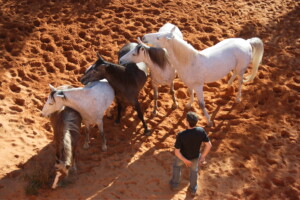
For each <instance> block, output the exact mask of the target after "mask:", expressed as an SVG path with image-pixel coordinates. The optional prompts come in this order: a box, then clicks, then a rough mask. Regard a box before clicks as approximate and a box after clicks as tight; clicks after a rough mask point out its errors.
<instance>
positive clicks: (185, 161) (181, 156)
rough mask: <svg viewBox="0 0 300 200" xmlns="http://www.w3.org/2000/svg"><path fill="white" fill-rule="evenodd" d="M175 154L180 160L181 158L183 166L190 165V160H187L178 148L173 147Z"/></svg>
mask: <svg viewBox="0 0 300 200" xmlns="http://www.w3.org/2000/svg"><path fill="white" fill-rule="evenodd" d="M175 156H177V158H179V159H180V160H182V162H184V164H185V166H187V167H190V166H191V165H192V162H191V161H189V160H188V159H186V158H185V157H184V156H183V155H182V154H181V153H180V149H176V148H175Z"/></svg>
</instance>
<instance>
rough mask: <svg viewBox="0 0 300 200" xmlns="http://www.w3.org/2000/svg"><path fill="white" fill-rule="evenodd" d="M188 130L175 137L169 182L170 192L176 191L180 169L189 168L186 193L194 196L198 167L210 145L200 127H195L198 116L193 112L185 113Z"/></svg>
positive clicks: (202, 162)
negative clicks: (201, 149)
mask: <svg viewBox="0 0 300 200" xmlns="http://www.w3.org/2000/svg"><path fill="white" fill-rule="evenodd" d="M186 119H187V122H188V129H186V130H185V131H182V132H180V133H179V134H178V135H177V138H176V142H175V161H174V164H173V176H172V179H171V180H170V186H171V189H172V190H176V188H177V187H178V185H179V182H180V176H181V167H182V166H183V165H185V166H186V167H189V168H190V186H189V189H188V192H189V193H190V194H191V195H192V196H195V195H196V192H197V179H198V166H199V165H200V166H202V165H203V164H204V162H205V157H206V156H207V154H208V152H209V151H210V149H211V147H212V145H211V142H210V140H209V138H208V136H207V134H206V132H205V130H204V129H203V128H201V127H196V124H197V122H198V116H197V114H196V113H194V112H188V113H187V118H186ZM202 143H203V144H204V150H203V152H202V154H200V147H201V144H202Z"/></svg>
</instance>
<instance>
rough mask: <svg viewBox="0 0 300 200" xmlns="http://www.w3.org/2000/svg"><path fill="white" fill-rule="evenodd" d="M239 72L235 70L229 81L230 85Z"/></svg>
mask: <svg viewBox="0 0 300 200" xmlns="http://www.w3.org/2000/svg"><path fill="white" fill-rule="evenodd" d="M236 75H237V73H236V70H234V71H233V75H232V77H231V78H230V79H229V81H228V85H229V86H231V84H232V82H233V81H234V79H235V77H236Z"/></svg>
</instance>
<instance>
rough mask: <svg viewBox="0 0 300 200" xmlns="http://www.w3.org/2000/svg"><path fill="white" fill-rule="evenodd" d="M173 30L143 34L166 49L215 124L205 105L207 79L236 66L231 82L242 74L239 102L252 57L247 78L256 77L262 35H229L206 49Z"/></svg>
mask: <svg viewBox="0 0 300 200" xmlns="http://www.w3.org/2000/svg"><path fill="white" fill-rule="evenodd" d="M174 31H175V29H174V28H173V29H172V30H171V31H170V32H163V33H161V32H158V33H149V34H146V35H145V36H144V37H143V41H144V42H146V43H147V42H148V43H151V44H156V45H158V46H160V47H162V48H166V49H167V51H168V53H169V56H170V60H171V61H172V64H173V66H174V68H175V69H176V70H177V73H178V75H179V77H180V78H181V80H182V81H183V82H184V83H185V84H186V85H187V86H188V88H189V91H190V92H191V91H193V90H195V92H196V94H197V97H198V102H199V105H200V107H201V108H202V110H203V113H204V115H205V117H206V119H207V121H208V123H209V125H210V126H212V125H213V124H212V121H211V120H210V116H209V114H208V113H207V111H206V109H205V103H204V96H203V85H204V83H210V82H214V81H217V80H219V79H221V78H223V77H224V76H225V75H227V74H228V73H229V72H230V71H231V70H234V74H233V76H232V77H231V78H230V80H229V84H231V83H232V82H233V81H234V79H235V77H236V76H237V75H238V76H239V77H238V79H239V90H238V93H237V98H236V101H237V102H240V101H241V95H242V94H241V89H242V84H243V75H244V73H245V71H246V69H247V67H248V65H249V64H250V62H251V61H252V66H253V70H252V74H251V75H250V76H249V77H247V78H246V80H245V82H247V81H251V80H253V79H254V77H255V75H256V73H257V70H258V66H259V64H260V62H261V60H262V56H263V51H264V48H263V42H262V41H261V40H260V39H259V38H251V39H248V40H244V39H242V38H230V39H225V40H223V41H221V42H219V43H218V44H216V45H214V46H212V47H209V48H207V49H204V50H203V51H197V50H196V49H195V48H194V47H192V46H191V45H190V44H188V43H187V42H186V41H184V40H183V39H181V38H179V37H178V36H177V35H175V34H174ZM190 94H193V93H192V92H191V93H190ZM192 96H193V95H192ZM191 100H192V98H191ZM192 103H193V102H191V101H190V102H189V103H188V104H187V107H190V106H191V104H192Z"/></svg>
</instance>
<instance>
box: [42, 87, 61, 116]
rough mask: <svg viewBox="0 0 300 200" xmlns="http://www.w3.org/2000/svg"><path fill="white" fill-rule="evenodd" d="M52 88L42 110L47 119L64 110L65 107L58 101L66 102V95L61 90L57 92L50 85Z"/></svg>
mask: <svg viewBox="0 0 300 200" xmlns="http://www.w3.org/2000/svg"><path fill="white" fill-rule="evenodd" d="M49 86H50V88H51V93H50V95H49V96H48V99H47V101H46V103H45V105H44V107H43V109H42V115H43V116H45V117H48V116H50V115H51V114H52V113H54V112H57V111H60V110H61V109H62V108H63V105H62V104H61V103H59V102H58V101H57V100H59V99H63V100H65V99H66V97H65V95H64V93H63V92H62V91H60V90H57V89H56V88H55V87H53V86H52V85H51V84H49Z"/></svg>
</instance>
